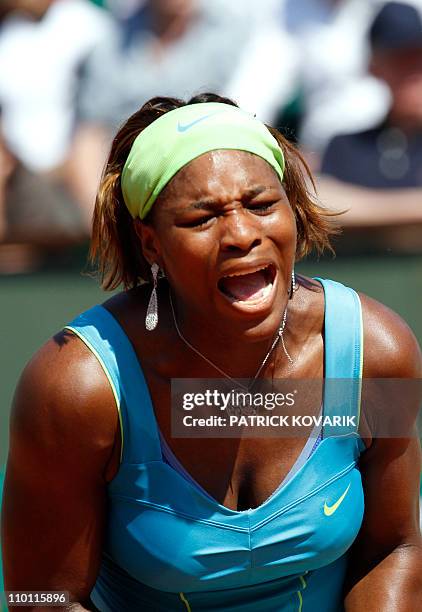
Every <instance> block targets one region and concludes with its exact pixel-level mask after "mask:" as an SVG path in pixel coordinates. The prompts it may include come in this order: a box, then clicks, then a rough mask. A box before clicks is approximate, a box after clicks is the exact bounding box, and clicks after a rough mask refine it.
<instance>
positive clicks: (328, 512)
mask: <svg viewBox="0 0 422 612" xmlns="http://www.w3.org/2000/svg"><path fill="white" fill-rule="evenodd" d="M351 484H352V483H351V482H349V486H348V487H347V489H346V490H345V492H344V493H343V495H341V497H339V498H338V500H337V501H336V503H335V504H333V505H332V506H328V504H327V502H325V503H324V514H325V516H331V515H332V514H334V512H335V511H336V510H337V508H338V507H339V506H340V504H341V503H342V501H343V500H344V498H345V497H346V495H347V493H348V491H349V489H350V485H351Z"/></svg>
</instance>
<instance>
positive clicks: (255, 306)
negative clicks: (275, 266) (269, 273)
mask: <svg viewBox="0 0 422 612" xmlns="http://www.w3.org/2000/svg"><path fill="white" fill-rule="evenodd" d="M276 286H277V274H276V275H275V277H274V279H273V282H272V285H271V289H270V290H269V291H268V289H267V293H265V295H263V296H261V297H260V298H258V299H254V300H245V301H242V300H236V298H232V297H230V296H228V295H226V294H225V293H223V292H222V291H220V294H221V295H222V296H223V297H224V298H225V299H226V301H227V302H229V304H230V305H231V306H232V308H235V309H236V310H237V311H238V312H244V313H248V314H258V313H259V314H260V313H262V312H263V311H265V310H268V309H269V308H270V307H271V305H272V304H273V301H274V297H275V293H276Z"/></svg>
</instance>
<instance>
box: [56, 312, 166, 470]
mask: <svg viewBox="0 0 422 612" xmlns="http://www.w3.org/2000/svg"><path fill="white" fill-rule="evenodd" d="M65 329H69V330H70V331H72V332H73V333H75V334H76V335H77V336H78V337H79V338H80V339H81V340H82V341H83V342H84V344H85V345H86V346H87V347H88V348H89V349H90V350H91V352H92V353H93V354H94V355H95V356H96V358H97V359H98V361H99V363H100V365H101V367H102V369H103V370H104V373H105V375H106V376H107V378H108V381H109V383H110V386H111V389H112V391H113V395H114V398H115V401H116V406H117V409H118V411H119V421H120V430H121V439H122V451H121V462H122V463H145V462H147V461H159V460H161V447H160V440H159V436H158V428H157V423H156V419H155V414H154V410H153V406H152V401H151V397H150V394H149V390H148V387H147V384H146V381H145V378H144V375H143V372H142V369H141V367H140V364H139V361H138V358H137V356H136V353H135V351H134V349H133V346H132V344H131V342H130V340H129V338H128V337H127V336H126V334H125V332H124V331H123V329H122V327H121V326H120V324H119V323H118V322H117V320H116V319H115V318H114V317H113V315H112V314H111V313H110V312H109V311H108V310H107V309H106V308H104V307H103V306H99V305H98V306H94V307H93V308H90V309H89V310H87V311H86V312H84V313H82V314H80V315H79V316H78V317H76V318H75V319H74V320H73V321H72V322H71V323H69V324H68V325H66V327H65Z"/></svg>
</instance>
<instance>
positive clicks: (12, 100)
mask: <svg viewBox="0 0 422 612" xmlns="http://www.w3.org/2000/svg"><path fill="white" fill-rule="evenodd" d="M0 4H1V7H0V107H1V130H2V134H1V137H0V138H1V142H0V148H1V155H2V158H3V160H6V162H7V163H5V166H4V168H2V169H1V170H0V174H1V185H0V188H1V194H0V199H1V205H0V217H1V220H0V242H1V241H3V242H7V243H10V242H16V241H17V242H21V243H23V242H24V243H39V242H40V241H41V242H42V243H43V244H45V243H47V242H48V243H52V242H54V243H58V242H61V243H62V242H63V239H64V237H65V238H66V240H69V241H72V240H74V239H75V237H76V236H78V237H79V238H81V237H83V236H87V235H88V233H89V222H88V220H86V219H84V218H83V216H82V214H81V213H80V211H79V207H78V206H77V204H76V201H75V199H74V198H72V197H71V195H70V194H69V190H68V179H67V176H68V175H67V159H68V156H69V148H70V145H71V142H72V136H73V130H74V122H75V99H76V97H77V92H78V84H79V70H80V67H81V64H82V63H83V62H84V61H85V60H86V58H87V56H88V55H89V54H90V52H91V51H92V49H93V47H94V46H95V45H96V44H97V43H98V42H99V40H101V39H102V38H104V37H106V36H107V33H108V32H109V29H108V28H109V23H110V17H109V16H108V14H107V13H106V12H105V11H103V10H101V9H99V8H97V7H95V6H94V5H93V4H92V3H91V2H89V1H88V0H3V1H2V2H1V3H0Z"/></svg>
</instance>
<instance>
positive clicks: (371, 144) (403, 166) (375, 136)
mask: <svg viewBox="0 0 422 612" xmlns="http://www.w3.org/2000/svg"><path fill="white" fill-rule="evenodd" d="M369 40H370V45H371V50H372V55H371V60H370V68H371V71H372V73H373V74H374V75H375V76H376V77H378V78H379V79H381V80H382V81H383V82H384V83H386V84H387V86H388V88H389V91H390V92H391V103H390V108H389V110H388V112H387V114H386V117H385V118H384V120H383V121H382V122H381V123H380V124H379V125H377V126H376V127H375V128H373V129H371V130H367V131H363V132H357V133H354V134H346V135H339V136H337V137H335V138H334V139H333V140H332V141H331V143H330V145H329V146H328V149H327V151H326V153H325V156H324V159H323V163H322V172H323V173H325V174H328V175H330V176H333V177H335V178H337V179H339V180H340V181H345V182H347V183H354V184H355V185H361V186H364V187H369V188H377V189H383V188H392V187H395V188H399V187H402V188H406V187H422V17H421V15H420V13H419V11H417V10H416V8H414V7H413V6H410V5H408V4H404V3H399V2H390V3H388V4H386V5H385V6H384V7H383V8H382V9H381V11H380V12H379V13H378V15H377V16H376V18H375V20H374V22H373V24H372V26H371V28H370V31H369ZM421 206H422V202H421Z"/></svg>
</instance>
